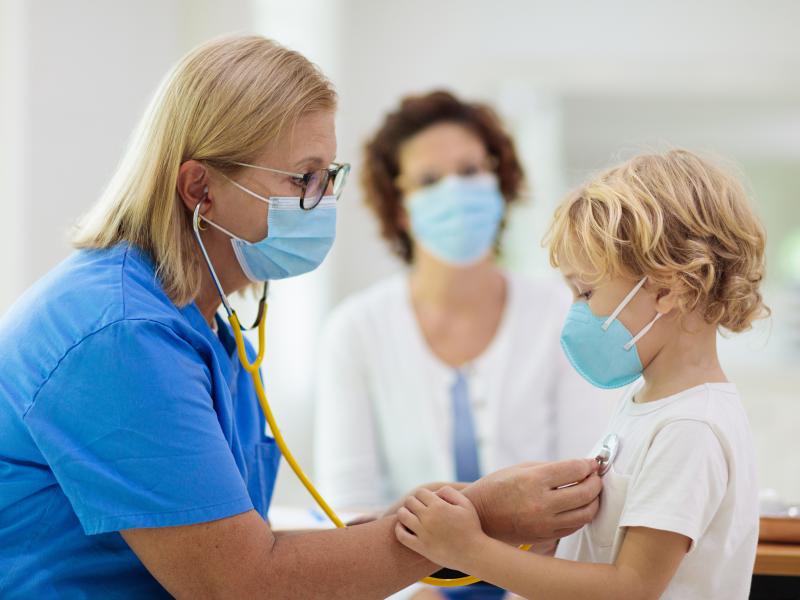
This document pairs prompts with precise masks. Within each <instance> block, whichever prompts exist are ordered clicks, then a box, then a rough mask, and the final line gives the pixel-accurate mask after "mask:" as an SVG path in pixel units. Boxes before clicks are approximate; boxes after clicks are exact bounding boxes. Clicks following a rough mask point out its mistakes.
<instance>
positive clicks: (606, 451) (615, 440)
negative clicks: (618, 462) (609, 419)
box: [594, 433, 620, 476]
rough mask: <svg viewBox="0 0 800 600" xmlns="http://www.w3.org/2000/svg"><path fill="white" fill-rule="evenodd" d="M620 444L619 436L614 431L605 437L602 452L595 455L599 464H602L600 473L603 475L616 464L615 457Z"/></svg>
mask: <svg viewBox="0 0 800 600" xmlns="http://www.w3.org/2000/svg"><path fill="white" fill-rule="evenodd" d="M619 445H620V444H619V436H618V435H617V434H615V433H612V434H610V435H607V436H606V437H605V439H604V440H603V445H602V446H601V447H600V452H598V453H597V456H595V457H594V459H595V460H596V461H597V464H598V465H600V469H599V470H598V474H599V475H601V476H602V475H605V474H606V473H608V470H609V469H610V468H611V465H612V464H614V459H615V458H617V454H619Z"/></svg>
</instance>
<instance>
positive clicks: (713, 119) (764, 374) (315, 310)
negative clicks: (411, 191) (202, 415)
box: [0, 0, 800, 503]
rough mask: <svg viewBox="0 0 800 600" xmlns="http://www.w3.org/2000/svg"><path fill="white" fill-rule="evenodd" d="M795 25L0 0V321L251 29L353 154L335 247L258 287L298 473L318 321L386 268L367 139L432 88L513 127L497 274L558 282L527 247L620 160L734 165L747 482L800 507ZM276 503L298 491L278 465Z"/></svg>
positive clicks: (378, 5)
mask: <svg viewBox="0 0 800 600" xmlns="http://www.w3.org/2000/svg"><path fill="white" fill-rule="evenodd" d="M799 22H800V3H798V2H795V1H792V0H772V1H770V2H762V3H755V2H749V1H743V0H705V1H703V2H697V1H694V2H689V1H686V0H673V1H672V2H661V3H654V2H648V3H631V2H623V1H621V0H608V1H606V2H603V3H596V2H590V1H588V0H585V1H567V2H560V3H555V2H545V1H542V0H527V1H522V0H513V1H512V0H506V1H500V0H498V1H494V2H487V1H477V0H473V1H454V0H441V1H437V2H431V1H429V0H428V1H423V0H406V1H403V2H399V1H396V2H388V1H387V2H369V1H366V0H293V1H291V2H289V1H283V2H278V1H276V0H228V1H226V2H224V3H222V2H213V1H211V0H139V1H137V2H120V1H102V0H69V1H65V0H61V1H59V0H29V1H25V0H0V36H2V37H1V38H0V127H2V129H0V211H1V212H0V215H2V217H3V218H2V224H3V227H2V231H3V235H2V236H0V269H2V271H1V272H2V275H3V277H2V282H0V313H2V312H3V311H4V310H5V309H6V308H7V307H8V306H9V305H10V304H11V303H12V302H13V301H14V300H15V298H16V297H17V296H18V295H19V294H20V293H21V292H22V291H23V290H24V289H25V288H26V287H27V286H28V285H30V284H31V283H32V282H33V281H34V280H35V279H37V278H38V277H40V276H41V275H42V274H43V273H44V272H46V271H47V270H48V269H50V268H51V267H52V266H53V265H55V264H56V263H57V262H58V261H60V260H61V259H63V258H64V257H65V256H66V255H67V254H68V253H69V252H70V247H69V243H68V237H67V232H68V229H69V226H70V224H71V223H72V222H74V221H75V219H76V218H77V217H79V216H80V215H81V214H82V213H83V212H84V211H85V210H86V209H87V208H88V207H89V206H90V205H91V204H92V203H93V202H94V200H95V198H96V197H97V196H98V194H99V192H100V191H101V189H102V188H103V186H104V184H105V183H106V181H107V180H108V178H109V177H110V175H111V173H112V172H113V169H114V166H115V164H116V163H117V161H118V160H119V158H120V157H121V154H122V152H123V149H124V147H125V143H126V140H127V137H128V135H129V133H130V131H131V130H132V128H133V126H134V124H135V122H136V121H137V119H138V118H139V116H140V114H141V113H142V111H143V110H144V107H145V105H146V103H147V101H148V99H149V97H150V95H151V94H152V92H153V91H154V90H155V88H156V86H157V84H158V82H159V80H160V79H161V77H163V75H164V74H165V73H166V71H167V69H169V67H170V66H171V65H172V64H173V63H174V62H175V61H176V60H177V59H178V58H179V57H180V56H181V55H182V54H184V53H185V52H186V51H188V50H189V49H190V48H191V47H193V46H194V45H196V44H198V43H200V42H202V41H203V40H206V39H208V38H210V37H212V36H215V35H218V34H222V33H227V32H234V31H255V32H259V33H263V34H265V35H267V36H270V37H274V38H275V39H277V40H279V41H280V42H282V43H284V44H285V45H287V46H289V47H292V48H294V49H297V50H299V51H301V52H303V53H305V54H306V55H307V56H308V57H309V58H311V59H312V60H313V61H315V62H317V63H318V64H319V65H320V66H321V67H322V69H323V70H324V71H325V72H326V73H327V74H328V75H329V77H330V78H331V79H332V80H333V81H334V83H335V84H336V86H337V88H338V90H339V94H340V111H339V117H338V138H339V157H340V159H341V160H348V161H350V162H352V163H353V165H354V177H353V179H352V180H351V182H350V185H349V187H348V190H347V192H346V194H345V196H344V198H343V201H342V202H343V203H342V205H341V207H340V208H341V209H342V210H341V211H340V222H339V229H338V238H337V242H336V246H335V248H334V251H333V252H332V254H331V256H330V257H329V258H328V260H327V261H326V263H325V264H324V266H323V267H322V268H321V269H320V270H319V271H317V272H315V273H313V274H310V275H308V276H304V277H301V278H299V279H298V280H296V281H287V282H281V283H279V284H276V285H274V293H273V298H272V304H271V319H270V323H269V325H268V336H269V344H270V347H269V351H268V358H267V366H266V369H265V376H266V378H267V382H268V383H267V387H268V391H269V392H270V394H271V396H272V399H273V402H274V404H275V409H276V412H277V413H278V417H279V419H280V420H281V421H282V422H283V423H285V425H284V427H285V434H286V436H287V438H288V439H289V441H290V443H291V445H292V446H293V447H294V448H296V452H297V454H298V456H299V458H300V459H301V461H302V462H303V463H304V464H306V465H307V466H308V467H309V469H310V470H312V471H313V465H311V464H310V459H311V447H312V440H311V438H310V431H311V420H312V417H313V403H312V395H311V381H312V373H313V367H314V360H315V359H316V357H315V354H314V346H315V342H316V338H317V335H318V332H319V327H320V325H321V323H322V322H323V320H324V318H325V315H326V314H327V312H328V311H329V310H330V308H331V307H332V306H334V305H335V303H336V302H338V301H339V300H340V299H342V298H343V297H344V296H346V295H347V294H349V293H351V292H353V291H355V290H358V289H361V288H363V287H364V286H366V285H368V284H370V283H371V282H373V281H375V280H376V279H378V278H380V277H383V276H385V275H387V274H389V273H391V272H393V271H395V270H397V269H399V268H400V266H399V264H398V263H397V261H395V260H394V259H393V258H392V257H391V256H390V255H389V253H388V252H387V250H386V248H385V247H384V245H383V244H382V243H381V241H380V239H379V237H378V235H377V229H376V226H375V223H374V222H373V220H372V219H371V217H370V215H369V214H368V213H367V211H366V209H365V208H364V206H363V204H362V199H361V194H360V190H359V189H358V186H357V177H358V168H359V163H360V150H361V147H362V145H363V142H364V140H365V138H366V136H368V135H369V134H370V133H371V131H372V130H373V129H374V128H375V127H376V126H377V125H378V123H379V121H380V119H381V118H382V116H383V115H384V114H385V112H386V111H387V110H389V109H391V108H392V107H394V106H395V105H396V103H397V102H398V100H399V98H400V97H402V96H403V95H405V94H408V93H411V92H420V91H427V90H429V89H431V88H437V87H443V88H448V89H451V90H453V91H455V92H457V93H460V94H463V95H465V96H467V97H471V98H475V99H480V100H484V101H487V102H490V103H492V104H494V106H495V107H496V108H497V109H498V110H499V112H500V113H501V115H502V116H503V117H504V118H505V120H506V123H507V124H508V126H509V128H510V129H511V130H512V132H513V133H514V134H515V136H516V140H517V143H518V146H519V148H520V150H521V154H522V155H523V158H524V162H525V164H526V167H527V168H528V172H529V179H530V192H531V193H530V196H531V201H530V202H529V203H527V204H526V205H524V206H522V207H520V208H518V209H517V210H516V211H515V213H514V214H513V216H512V219H511V226H510V229H509V231H508V234H507V237H506V241H505V254H504V259H503V260H504V261H505V262H506V263H507V265H508V266H509V267H510V268H512V269H518V270H522V271H526V272H529V273H531V274H534V275H537V276H543V277H554V275H553V274H552V272H551V271H550V269H549V267H548V266H547V263H546V256H545V254H544V252H543V251H542V250H541V248H540V246H539V240H540V239H541V235H542V233H543V231H544V229H545V227H546V224H547V220H548V218H549V216H550V214H551V213H552V210H553V206H554V205H555V203H556V202H557V201H558V199H559V198H560V196H561V195H562V194H563V193H564V192H565V191H566V190H567V189H568V188H569V187H570V186H572V185H575V184H577V183H578V182H580V181H581V180H583V179H584V178H586V177H587V176H588V175H589V174H590V173H591V172H593V171H596V170H598V169H600V168H602V167H604V166H607V165H609V164H610V163H612V162H614V161H618V160H620V159H623V158H626V157H627V156H629V155H631V154H633V153H635V152H639V151H642V150H651V149H656V150H659V149H664V148H668V147H671V146H686V147H688V148H690V149H693V150H696V151H701V152H706V153H710V154H712V155H715V156H723V157H726V159H727V160H728V161H729V162H730V164H731V165H732V167H733V168H735V169H737V170H738V171H739V172H740V173H741V174H742V176H743V177H744V178H745V180H746V181H747V183H748V186H749V187H750V189H751V190H752V192H753V197H754V200H755V204H756V208H757V211H758V213H759V214H760V216H761V218H762V219H763V220H764V222H765V224H766V226H767V230H768V233H769V246H768V260H769V274H768V278H767V282H766V285H765V293H766V297H767V301H768V302H769V303H770V305H771V306H772V307H773V311H774V313H773V317H772V319H770V320H769V321H767V322H765V323H762V324H760V325H759V326H758V327H757V328H756V329H755V330H754V331H753V332H751V333H748V334H745V335H742V336H737V337H735V338H732V339H725V340H722V342H721V345H722V353H723V361H724V363H725V365H726V367H727V370H728V373H729V375H730V376H731V378H732V379H733V380H734V381H736V382H737V383H738V384H739V386H740V389H741V391H742V394H743V397H744V400H745V403H746V405H747V409H748V413H749V415H750V418H751V422H752V425H753V429H754V433H755V439H756V444H757V451H758V459H759V470H760V477H761V485H762V487H771V488H775V489H777V490H778V492H779V493H780V494H782V495H783V496H784V497H786V498H787V499H793V500H797V501H800V469H798V468H797V465H796V459H797V457H798V456H800V440H799V439H798V436H797V433H796V431H797V427H798V423H800V392H798V390H800V369H798V365H799V364H800V316H798V315H799V314H800V78H798V76H797V74H798V73H800V44H799V43H798V42H797V34H796V24H797V23H799ZM240 302H242V303H247V302H248V301H247V300H246V299H245V300H241V301H240ZM251 308H252V307H251ZM276 501H277V502H279V503H307V499H306V498H305V496H304V495H303V494H302V492H301V490H300V489H299V487H298V486H297V485H296V484H295V482H294V480H293V478H292V477H291V474H290V473H288V471H287V470H286V469H284V470H283V472H282V476H281V480H280V481H279V487H278V491H277V499H276Z"/></svg>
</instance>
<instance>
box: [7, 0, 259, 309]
mask: <svg viewBox="0 0 800 600" xmlns="http://www.w3.org/2000/svg"><path fill="white" fill-rule="evenodd" d="M1 14H2V17H3V48H4V51H3V57H4V60H3V65H4V72H3V80H2V81H3V84H2V98H3V100H2V102H3V106H4V111H3V115H4V119H3V124H4V130H3V136H2V152H3V159H4V160H3V161H2V164H0V169H2V181H3V194H2V196H3V214H4V217H6V219H5V222H6V223H13V224H14V226H13V227H7V228H4V236H3V241H2V246H1V247H0V248H2V263H0V264H1V265H2V272H3V273H4V274H5V273H7V272H9V273H12V274H13V275H12V276H11V278H10V282H9V280H7V279H6V278H5V277H4V285H3V290H2V291H3V293H2V295H0V312H2V311H4V310H5V308H7V306H8V305H9V304H10V302H11V301H12V300H13V299H14V298H16V296H17V295H19V293H20V291H21V290H22V289H24V288H25V287H27V286H28V285H30V283H32V282H33V281H35V280H36V279H38V278H39V277H40V276H41V275H42V274H43V273H44V272H46V271H47V270H48V269H50V268H51V267H52V266H53V265H54V264H56V263H57V262H59V261H60V260H61V259H63V258H64V257H65V256H66V255H67V254H68V252H69V243H68V228H69V226H70V224H71V223H74V222H75V220H76V219H77V218H78V217H79V216H80V215H81V214H82V213H83V212H84V211H85V210H86V209H87V208H88V207H89V206H90V205H91V204H92V203H93V202H94V200H95V199H96V198H97V196H98V194H99V193H100V191H101V190H102V188H103V186H104V185H105V183H106V182H107V180H108V179H109V177H110V175H111V173H112V172H113V169H114V167H115V165H116V163H117V161H118V160H119V159H120V157H121V155H122V151H123V148H124V147H125V143H126V141H127V138H128V135H129V134H130V132H131V130H132V129H133V127H134V124H135V123H136V121H137V120H138V118H139V116H140V115H141V113H142V112H143V110H144V107H145V105H146V103H147V101H148V99H149V97H150V95H151V94H152V93H153V91H154V90H155V88H156V86H157V84H158V82H159V80H160V79H161V77H162V76H163V75H164V74H165V73H166V71H167V69H168V68H169V67H170V66H171V65H172V63H173V62H175V61H176V60H177V59H178V58H179V57H180V56H181V55H183V54H184V53H185V52H186V51H188V50H189V49H190V48H191V47H192V46H193V45H195V44H196V43H199V42H200V41H202V40H204V39H206V38H208V37H211V36H213V35H218V34H220V33H224V32H226V31H230V30H236V29H240V28H244V27H247V26H248V25H249V23H250V22H251V19H250V14H249V4H248V3H247V2H245V1H244V0H237V1H233V2H226V3H225V6H224V7H223V6H221V5H220V3H215V2H212V1H210V0H209V1H189V0H140V1H137V2H135V3H124V4H122V3H119V2H103V1H100V0H71V1H70V2H61V1H58V0H36V1H35V2H27V1H24V0H3V4H2V13H1ZM9 214H10V215H13V216H12V218H10V219H8V216H9Z"/></svg>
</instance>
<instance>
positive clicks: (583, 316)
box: [561, 277, 662, 389]
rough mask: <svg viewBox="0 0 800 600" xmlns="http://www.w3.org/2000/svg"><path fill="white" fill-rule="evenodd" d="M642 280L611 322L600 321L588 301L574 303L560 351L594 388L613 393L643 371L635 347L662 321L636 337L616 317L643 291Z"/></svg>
mask: <svg viewBox="0 0 800 600" xmlns="http://www.w3.org/2000/svg"><path fill="white" fill-rule="evenodd" d="M645 281H647V278H646V277H645V278H643V279H642V280H641V281H640V282H639V283H638V284H636V287H634V288H633V289H632V290H631V291H630V293H629V294H628V295H627V296H625V298H624V299H623V300H622V302H620V303H619V306H617V308H616V309H614V312H612V313H611V315H610V316H609V317H608V318H605V317H597V316H595V315H594V313H592V309H591V308H589V303H588V302H585V301H580V302H575V303H573V305H572V308H571V309H570V311H569V313H568V314H567V318H566V321H565V322H564V327H563V329H562V330H561V347H562V348H564V352H565V354H566V355H567V358H568V359H569V362H570V363H572V366H573V367H575V370H576V371H577V372H578V373H580V375H581V376H582V377H583V378H584V379H585V380H586V381H588V382H589V383H591V384H592V385H594V386H595V387H599V388H604V389H612V388H618V387H622V386H624V385H628V384H629V383H633V382H634V381H636V380H637V379H638V378H639V377H640V376H641V374H642V370H643V369H644V367H643V366H642V361H641V360H640V359H639V353H638V351H637V350H636V343H637V342H638V341H639V340H641V339H642V338H643V337H644V336H645V334H646V333H647V332H648V331H650V328H651V327H652V326H653V325H654V324H655V322H656V321H658V319H659V318H661V315H662V313H657V314H656V316H655V317H654V318H653V320H652V321H650V322H649V323H648V324H647V325H645V326H644V328H642V330H641V331H640V332H639V333H637V334H636V335H632V334H631V332H630V331H628V329H627V327H625V325H623V324H622V323H621V322H620V321H619V319H618V318H617V317H619V314H620V313H621V312H622V310H623V309H624V308H625V307H626V306H627V305H628V303H629V302H630V301H631V300H632V299H633V297H634V296H635V295H636V294H637V292H638V291H639V290H640V289H641V288H642V286H643V285H644V283H645Z"/></svg>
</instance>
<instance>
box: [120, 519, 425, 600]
mask: <svg viewBox="0 0 800 600" xmlns="http://www.w3.org/2000/svg"><path fill="white" fill-rule="evenodd" d="M394 523H395V520H394V517H387V518H384V519H381V520H379V521H374V522H372V523H367V524H365V525H357V526H355V527H350V528H347V529H336V530H330V531H313V532H298V533H284V534H280V535H277V536H276V535H274V534H273V533H272V531H271V530H270V528H269V526H268V525H267V523H266V522H265V521H264V519H262V518H261V516H260V515H259V514H258V513H257V512H256V511H254V510H251V511H248V512H246V513H242V514H239V515H235V516H232V517H227V518H224V519H219V520H217V521H210V522H207V523H197V524H194V525H181V526H176V527H157V528H144V529H127V530H123V531H121V532H120V533H121V534H122V537H123V538H124V539H125V541H126V542H127V543H128V544H129V545H130V547H131V548H132V549H133V551H134V552H135V553H136V555H137V556H138V557H139V559H140V560H141V561H142V563H144V565H145V567H147V569H148V570H149V571H150V573H152V575H153V576H154V577H155V578H156V579H158V581H159V582H160V583H161V585H163V586H164V587H165V588H166V589H167V591H168V592H169V593H170V594H172V595H173V596H175V597H176V598H192V599H194V598H265V599H266V598H269V599H271V600H272V599H281V598H287V599H295V598H326V599H327V598H331V599H334V600H335V599H339V598H358V599H359V600H360V599H362V598H366V599H369V598H376V599H377V598H385V597H386V596H389V595H390V594H392V593H393V592H395V591H397V590H400V589H402V588H403V587H405V586H406V585H408V584H410V583H412V582H414V581H416V580H417V579H419V578H421V577H424V576H425V575H428V574H430V573H432V572H433V571H435V570H436V569H437V567H435V566H434V565H432V564H431V563H430V562H428V561H427V560H425V559H424V558H422V557H421V556H419V555H418V554H415V553H414V552H412V551H411V550H408V549H406V548H405V547H404V546H402V545H401V544H400V543H399V542H398V541H397V540H396V539H395V535H394Z"/></svg>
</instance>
